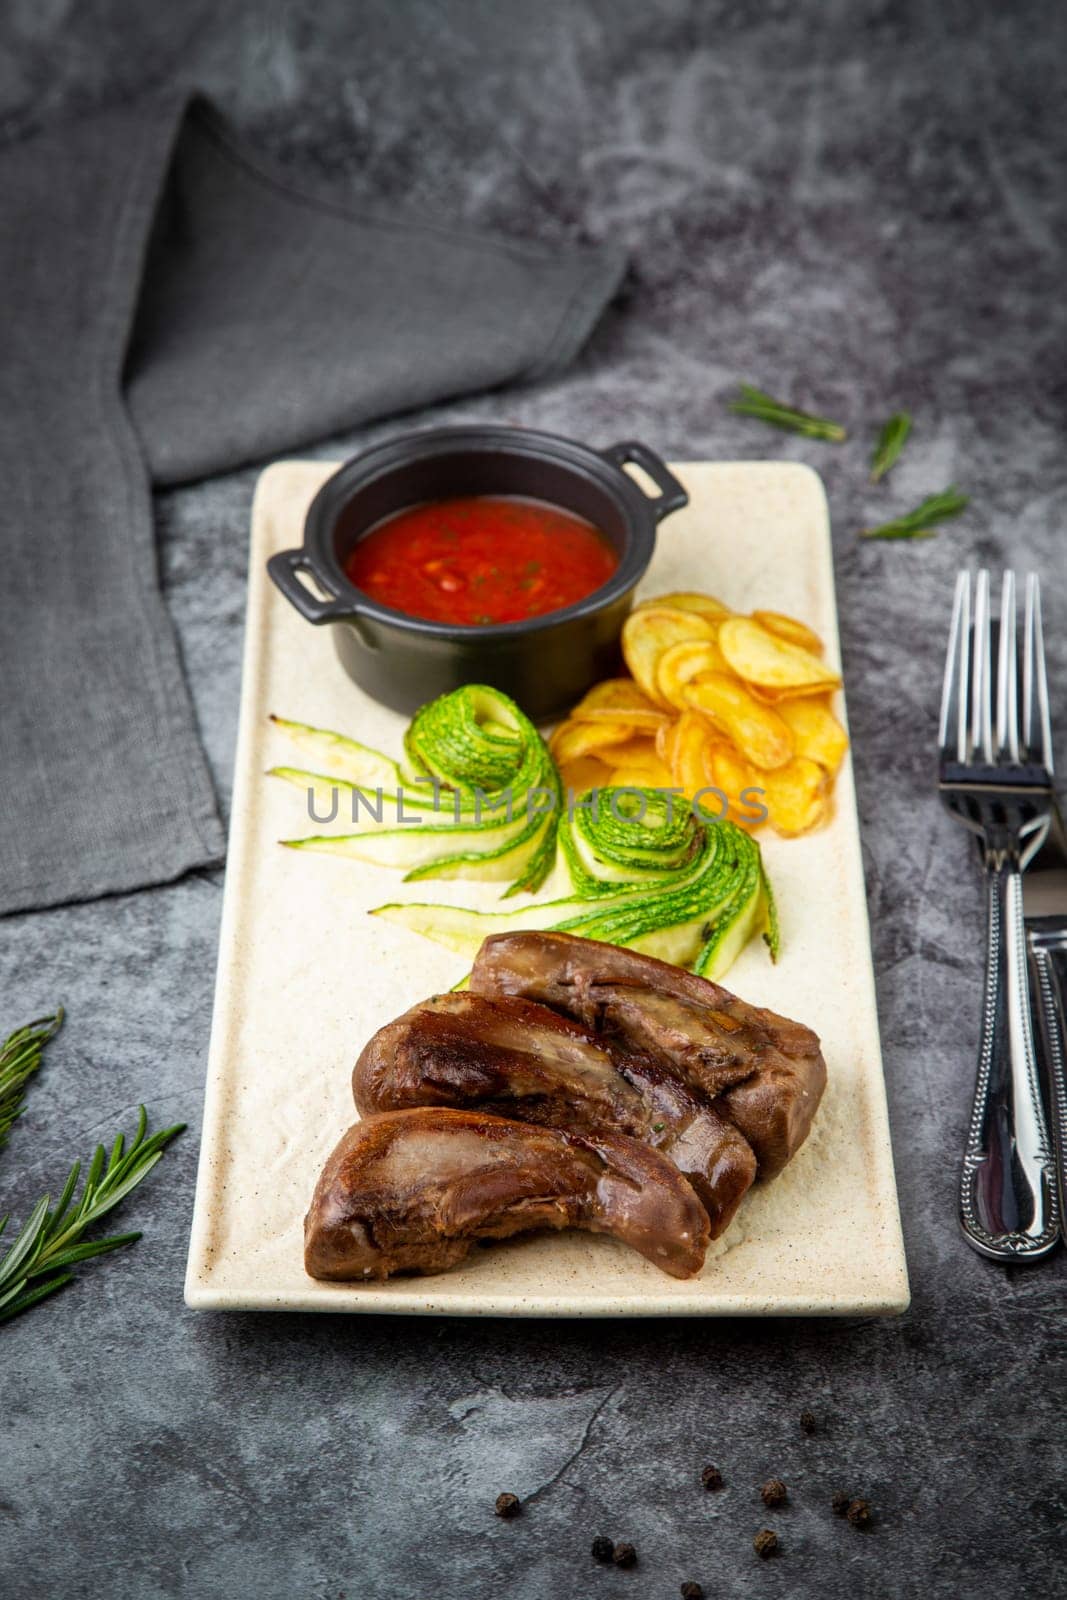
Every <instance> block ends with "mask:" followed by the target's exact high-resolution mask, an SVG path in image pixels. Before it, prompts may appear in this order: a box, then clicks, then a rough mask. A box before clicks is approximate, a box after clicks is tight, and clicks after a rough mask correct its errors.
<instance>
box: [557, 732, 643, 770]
mask: <svg viewBox="0 0 1067 1600" xmlns="http://www.w3.org/2000/svg"><path fill="white" fill-rule="evenodd" d="M632 737H633V729H632V728H628V727H627V726H626V724H625V723H624V722H561V723H560V725H559V727H558V728H557V729H556V731H555V733H554V734H553V735H552V737H551V739H549V741H548V748H549V749H550V750H551V752H552V754H553V756H554V757H555V759H556V762H557V764H558V765H559V766H564V765H565V764H566V763H568V762H571V761H577V760H578V758H579V757H580V756H591V755H595V754H596V752H597V751H599V750H604V749H607V747H608V746H609V745H613V744H625V743H626V742H627V740H628V739H631V738H632Z"/></svg>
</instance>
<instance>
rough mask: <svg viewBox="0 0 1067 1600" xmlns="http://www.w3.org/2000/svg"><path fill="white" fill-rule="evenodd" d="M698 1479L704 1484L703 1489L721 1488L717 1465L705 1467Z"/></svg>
mask: <svg viewBox="0 0 1067 1600" xmlns="http://www.w3.org/2000/svg"><path fill="white" fill-rule="evenodd" d="M700 1481H701V1483H702V1484H703V1485H704V1487H705V1489H721V1488H722V1473H721V1472H720V1471H719V1469H718V1467H705V1468H704V1470H703V1472H702V1473H701V1474H700Z"/></svg>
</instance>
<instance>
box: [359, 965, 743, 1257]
mask: <svg viewBox="0 0 1067 1600" xmlns="http://www.w3.org/2000/svg"><path fill="white" fill-rule="evenodd" d="M352 1090H353V1094H354V1095H355V1101H356V1107H357V1109H358V1110H359V1112H360V1115H361V1116H365V1115H368V1114H370V1113H374V1112H379V1111H400V1110H403V1109H405V1108H406V1107H409V1106H420V1105H421V1106H478V1107H479V1108H480V1109H481V1110H482V1111H488V1112H492V1113H495V1114H498V1115H500V1116H504V1117H515V1118H517V1119H518V1120H519V1121H522V1122H536V1123H539V1124H541V1125H542V1126H544V1127H551V1128H565V1129H567V1130H569V1131H570V1132H573V1133H598V1132H609V1133H610V1132H613V1131H614V1132H617V1133H625V1134H628V1135H629V1136H630V1137H632V1138H636V1139H641V1140H642V1141H643V1142H644V1143H645V1144H648V1145H651V1146H653V1148H654V1149H657V1150H659V1151H660V1153H661V1154H663V1155H665V1156H666V1157H667V1159H668V1160H669V1161H672V1162H673V1163H674V1165H675V1166H676V1167H677V1168H678V1170H679V1171H680V1172H682V1173H684V1174H685V1176H686V1177H687V1178H688V1179H689V1181H690V1183H691V1184H692V1185H693V1187H694V1189H695V1190H696V1191H697V1194H698V1195H699V1196H700V1199H701V1201H702V1202H703V1204H704V1207H705V1209H706V1210H707V1213H708V1218H709V1221H710V1223H711V1237H712V1238H713V1239H717V1238H718V1236H719V1235H720V1234H721V1233H722V1232H723V1230H724V1229H725V1228H726V1227H727V1226H728V1225H729V1223H730V1221H731V1219H732V1218H733V1216H734V1213H735V1212H736V1210H737V1208H738V1206H739V1205H740V1203H741V1200H742V1198H743V1196H744V1195H745V1194H746V1193H747V1191H748V1189H749V1188H750V1186H751V1184H752V1180H753V1178H754V1177H755V1175H756V1158H755V1156H754V1155H753V1153H752V1150H751V1147H750V1146H749V1144H748V1143H747V1141H746V1140H745V1139H744V1137H743V1136H742V1135H741V1134H740V1133H739V1132H738V1130H737V1129H736V1128H735V1127H734V1125H733V1124H732V1123H731V1122H729V1121H728V1120H727V1119H725V1118H724V1117H722V1116H720V1115H719V1114H718V1113H717V1112H716V1111H714V1110H713V1109H712V1107H711V1106H709V1105H708V1104H707V1103H706V1102H703V1101H701V1100H700V1099H699V1098H698V1097H697V1096H696V1095H694V1094H693V1093H692V1092H691V1090H689V1089H688V1088H686V1086H685V1084H684V1083H682V1082H681V1080H680V1079H679V1078H677V1077H675V1076H673V1075H672V1074H671V1073H667V1072H664V1071H663V1069H662V1068H660V1067H658V1066H656V1065H655V1064H654V1063H653V1062H652V1061H650V1060H649V1059H647V1058H645V1057H642V1056H640V1055H637V1054H635V1053H634V1052H633V1051H631V1050H629V1049H627V1047H626V1046H625V1045H622V1044H621V1043H617V1044H616V1045H615V1046H613V1047H612V1048H611V1049H609V1048H608V1046H607V1045H606V1044H605V1042H604V1041H601V1040H597V1039H596V1038H594V1037H593V1035H592V1034H591V1033H590V1031H589V1029H588V1028H586V1027H585V1026H584V1025H583V1024H582V1023H579V1022H576V1021H574V1020H572V1019H571V1018H569V1017H564V1016H561V1015H560V1014H559V1012H557V1011H552V1010H550V1009H549V1008H548V1007H547V1006H542V1005H537V1004H535V1003H534V1002H533V1001H530V1000H522V999H512V998H508V997H504V998H501V999H497V1000H494V999H490V998H488V997H487V996H485V995H481V994H472V993H469V992H468V993H459V994H444V995H435V996H434V998H433V999H432V1000H427V1001H425V1002H424V1003H423V1004H422V1005H418V1006H413V1007H412V1008H411V1010H410V1011H406V1012H405V1013H404V1015H403V1016H402V1017H398V1018H397V1019H396V1021H395V1022H390V1023H388V1024H387V1026H386V1027H384V1028H382V1029H381V1030H380V1031H379V1032H378V1033H376V1034H375V1035H374V1037H373V1039H371V1040H370V1042H369V1043H368V1044H367V1046H366V1048H365V1049H364V1050H363V1053H362V1054H361V1056H360V1058H359V1060H358V1061H357V1062H356V1066H355V1070H354V1071H353V1074H352Z"/></svg>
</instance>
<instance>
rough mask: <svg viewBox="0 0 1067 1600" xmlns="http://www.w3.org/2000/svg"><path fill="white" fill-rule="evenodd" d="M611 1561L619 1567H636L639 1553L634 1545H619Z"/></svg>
mask: <svg viewBox="0 0 1067 1600" xmlns="http://www.w3.org/2000/svg"><path fill="white" fill-rule="evenodd" d="M611 1559H612V1560H613V1561H614V1563H615V1565H616V1566H617V1567H636V1565H637V1551H636V1550H635V1549H634V1547H633V1545H632V1544H617V1545H616V1546H615V1554H614V1555H613V1556H612V1558H611Z"/></svg>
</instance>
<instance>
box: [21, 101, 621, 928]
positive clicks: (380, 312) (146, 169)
mask: <svg viewBox="0 0 1067 1600" xmlns="http://www.w3.org/2000/svg"><path fill="white" fill-rule="evenodd" d="M0 174H2V176H0V194H2V195H3V196H4V204H5V209H6V218H5V223H4V227H3V228H2V230H0V288H2V291H3V303H4V313H3V317H2V319H0V484H2V493H0V558H2V561H0V913H3V912H11V911H16V910H24V909H28V908H31V907H38V906H47V905H55V904H59V903H61V902H64V901H68V900H84V899H92V898H94V897H95V896H97V895H102V894H106V893H111V892H115V891H119V890H129V889H134V888H138V887H141V886H143V885H146V884H152V883H163V882H166V881H168V880H170V879H173V878H175V877H177V876H179V875H180V874H181V873H183V872H185V871H188V870H189V869H190V868H193V867H196V866H203V865H208V864H212V863H216V862H218V861H219V860H220V859H221V858H222V856H223V853H224V838H223V832H222V827H221V823H220V820H219V815H218V808H217V805H216V801H215V795H214V791H213V787H212V783H211V777H210V773H209V771H208V767H207V763H206V761H205V758H204V754H203V751H202V749H201V746H200V741H199V738H198V735H197V732H196V726H195V721H194V717H193V710H192V706H191V703H190V700H189V694H188V690H187V688H186V684H185V680H184V678H183V675H182V669H181V664H180V659H179V655H178V650H177V645H176V641H175V637H174V631H173V628H172V626H171V623H170V620H169V618H168V616H167V613H166V610H165V607H164V605H163V602H162V599H161V597H160V593H159V585H158V575H157V569H156V554H155V545H154V538H153V529H152V507H151V492H150V490H151V482H152V481H155V482H156V483H165V484H173V483H178V482H181V481H183V480H186V479H189V478H193V477H197V476H201V475H203V474H205V473H211V472H217V471H219V470H222V469H224V468H232V467H236V466H238V465H240V464H242V463H245V462H248V461H252V460H255V459H259V458H262V457H265V456H268V455H270V454H272V453H273V452H276V451H279V450H283V449H291V448H292V447H294V446H298V445H300V444H301V443H306V442H307V441H308V440H311V439H314V438H320V437H323V436H325V435H328V434H330V433H333V432H338V431H340V430H342V429H344V428H347V427H351V426H352V425H354V424H357V423H360V422H365V421H367V420H369V419H371V418H373V417H381V416H385V415H388V414H390V413H392V412H396V411H400V410H404V409H406V408H409V407H412V406H417V405H421V404H427V403H429V402H431V401H434V400H440V399H444V398H446V397H449V396H454V395H461V394H465V393H470V392H473V391H475V390H480V389H486V388H489V387H494V386H496V385H499V384H503V383H506V382H509V381H513V380H518V379H531V378H535V377H538V376H541V375H542V374H546V373H549V372H552V371H554V370H556V369H557V368H559V367H562V366H563V365H565V364H566V363H567V362H568V361H569V360H570V359H571V358H572V357H573V356H574V354H575V353H576V351H577V350H578V348H579V347H580V345H581V344H582V342H583V340H584V339H585V338H586V336H587V334H588V333H589V331H590V329H591V327H592V325H593V323H594V322H595V321H596V319H597V317H598V316H599V314H600V312H601V310H602V308H603V306H604V304H605V302H606V301H607V299H608V298H609V297H610V295H611V293H612V292H613V290H614V288H615V286H616V285H617V283H618V280H619V278H620V276H621V272H622V267H623V263H622V261H621V259H620V258H619V257H618V256H617V255H615V254H613V253H611V252H608V251H594V250H579V249H575V248H567V249H556V248H553V249H546V248H544V247H535V246H532V245H529V244H525V243H521V242H517V241H512V240H508V239H504V238H500V237H493V236H487V235H485V234H478V233H474V232H469V231H465V230H457V229H449V228H444V227H435V226H432V225H428V224H425V223H423V222H422V221H419V220H411V219H408V220H404V219H402V218H400V217H391V216H382V215H379V214H376V213H371V212H364V211H362V210H357V209H356V208H354V207H352V206H350V205H346V204H345V202H344V200H343V199H342V198H338V197H337V196H332V197H331V196H330V195H326V194H322V193H308V192H304V191H302V190H298V189H297V188H296V187H295V186H294V184H293V181H292V179H291V178H290V177H289V176H288V175H287V174H286V173H285V172H283V171H278V170H276V169H275V168H272V167H271V166H269V165H268V164H266V163H265V162H263V161H262V160H261V159H260V158H259V157H257V156H253V155H251V154H250V153H249V152H248V151H247V150H245V149H243V148H242V147H241V146H240V144H239V143H238V141H237V140H236V139H235V137H234V135H233V134H232V132H231V131H230V130H229V128H228V127H227V125H226V124H225V122H224V121H223V119H222V118H221V117H219V116H218V114H217V113H216V112H215V111H214V110H213V109H212V108H211V107H210V106H209V105H208V104H207V103H206V102H205V101H203V100H202V99H199V98H194V99H192V100H189V99H188V98H187V97H184V96H183V97H177V96H168V97H165V98H161V99H157V100H153V101H151V102H149V103H141V104H139V105H136V106H133V107H126V108H123V109H122V110H118V111H112V112H108V113H106V114H103V115H99V116H96V117H93V118H91V119H88V120H86V121H82V122H79V123H77V124H76V125H68V126H63V127H59V128H56V129H54V130H51V131H49V132H47V133H45V134H42V135H39V136H38V137H36V138H34V139H32V140H29V141H27V142H26V143H24V144H21V145H16V146H14V147H11V148H8V149H7V150H5V151H3V152H0Z"/></svg>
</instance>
